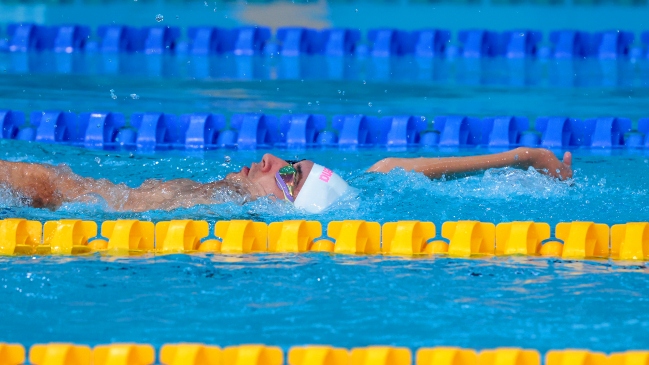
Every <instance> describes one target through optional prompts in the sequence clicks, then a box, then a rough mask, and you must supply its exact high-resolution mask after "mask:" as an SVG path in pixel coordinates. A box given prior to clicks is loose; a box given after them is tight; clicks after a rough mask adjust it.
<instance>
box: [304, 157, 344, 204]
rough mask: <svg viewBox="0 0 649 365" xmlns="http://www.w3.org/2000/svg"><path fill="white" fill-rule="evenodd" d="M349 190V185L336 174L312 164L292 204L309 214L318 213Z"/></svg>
mask: <svg viewBox="0 0 649 365" xmlns="http://www.w3.org/2000/svg"><path fill="white" fill-rule="evenodd" d="M349 189H350V187H349V184H347V183H346V182H345V180H343V178H342V177H340V176H339V175H338V174H336V173H335V172H333V171H331V170H329V169H328V168H326V167H324V166H322V165H318V164H314V165H313V168H312V169H311V172H310V173H309V176H307V178H306V181H305V182H304V185H303V186H302V189H301V190H300V193H299V194H298V196H297V198H295V202H294V203H293V204H294V205H295V206H296V207H297V208H300V209H304V210H306V211H307V212H309V213H320V212H322V211H323V210H325V209H327V208H328V207H329V206H330V205H331V204H333V203H334V202H335V201H336V200H338V198H340V197H341V196H343V195H344V194H345V193H346V192H347V191H349Z"/></svg>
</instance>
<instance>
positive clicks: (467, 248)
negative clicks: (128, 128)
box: [0, 218, 649, 260]
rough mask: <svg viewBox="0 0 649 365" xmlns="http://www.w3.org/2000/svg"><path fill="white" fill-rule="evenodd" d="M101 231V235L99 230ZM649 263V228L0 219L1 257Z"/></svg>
mask: <svg viewBox="0 0 649 365" xmlns="http://www.w3.org/2000/svg"><path fill="white" fill-rule="evenodd" d="M99 228H101V230H100V231H99ZM306 252H327V253H334V254H360V255H375V254H384V255H421V256H425V255H448V256H452V257H471V256H483V257H485V256H493V255H530V256H549V257H561V258H570V259H589V258H603V259H608V258H610V259H616V260H647V259H649V222H631V223H626V224H616V225H613V226H611V227H609V226H608V225H606V224H601V223H594V222H566V223H558V224H557V225H556V226H555V227H554V234H553V235H552V232H551V229H550V225H549V224H547V223H540V222H531V221H528V222H503V223H499V224H497V225H495V224H493V223H486V222H479V221H453V222H444V223H443V224H442V226H441V232H438V231H437V229H436V226H435V224H434V223H432V222H422V221H399V222H388V223H384V224H383V225H382V226H381V224H379V223H378V222H368V221H363V220H346V221H333V222H329V224H328V225H327V227H326V234H325V232H323V227H322V224H321V223H320V222H318V221H307V220H289V221H283V222H272V223H270V224H266V223H264V222H254V221H252V220H231V221H217V222H215V223H214V224H213V228H212V229H211V228H210V224H209V223H208V222H207V221H200V220H172V221H161V222H157V223H153V222H148V221H139V220H115V221H104V222H102V223H101V227H99V226H98V225H97V223H96V222H93V221H83V220H80V219H62V220H58V221H47V222H45V223H44V224H42V223H41V222H39V221H31V220H26V219H21V218H8V219H4V220H0V255H9V256H11V255H50V254H52V255H79V254H92V253H106V254H111V255H123V256H129V255H139V254H145V253H153V254H172V253H215V254H248V253H306Z"/></svg>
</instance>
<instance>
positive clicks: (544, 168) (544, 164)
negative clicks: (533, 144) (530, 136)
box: [525, 148, 572, 180]
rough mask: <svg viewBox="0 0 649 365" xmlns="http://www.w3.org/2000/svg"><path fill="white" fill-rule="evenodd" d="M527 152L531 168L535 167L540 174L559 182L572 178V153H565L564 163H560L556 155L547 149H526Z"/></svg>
mask: <svg viewBox="0 0 649 365" xmlns="http://www.w3.org/2000/svg"><path fill="white" fill-rule="evenodd" d="M525 150H526V153H525V154H526V155H528V163H529V167H534V168H535V169H536V170H538V171H539V172H541V173H543V174H546V175H548V176H552V177H555V178H557V179H559V180H567V179H570V178H572V153H570V152H566V153H564V154H563V161H559V159H558V158H557V156H555V155H554V153H552V152H550V151H549V150H546V149H545V148H525Z"/></svg>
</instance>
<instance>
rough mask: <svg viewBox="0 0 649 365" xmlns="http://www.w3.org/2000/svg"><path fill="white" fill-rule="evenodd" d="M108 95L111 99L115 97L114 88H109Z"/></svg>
mask: <svg viewBox="0 0 649 365" xmlns="http://www.w3.org/2000/svg"><path fill="white" fill-rule="evenodd" d="M110 97H111V98H112V99H113V100H115V99H117V95H115V90H114V89H110Z"/></svg>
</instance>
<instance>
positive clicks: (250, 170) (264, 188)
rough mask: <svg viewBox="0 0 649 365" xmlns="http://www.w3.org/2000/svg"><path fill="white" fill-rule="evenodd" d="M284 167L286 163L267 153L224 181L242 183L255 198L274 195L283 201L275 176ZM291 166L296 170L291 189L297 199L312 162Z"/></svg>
mask: <svg viewBox="0 0 649 365" xmlns="http://www.w3.org/2000/svg"><path fill="white" fill-rule="evenodd" d="M286 165H288V162H286V161H284V160H282V159H281V158H279V157H277V156H273V155H271V154H270V153H267V154H265V155H264V157H262V158H261V161H259V162H258V163H253V164H251V165H250V167H247V166H246V167H243V168H242V169H241V171H239V172H237V173H232V174H229V175H228V176H227V177H226V179H228V180H233V181H238V182H240V183H242V184H243V185H244V186H246V187H247V188H248V190H249V191H250V194H251V195H252V196H253V197H255V198H257V197H261V196H267V195H274V196H275V197H276V198H278V199H284V193H283V192H282V189H280V188H279V187H278V186H277V183H276V182H275V174H276V173H277V172H278V171H279V169H281V168H282V167H284V166H286ZM293 166H294V167H295V170H297V175H296V176H295V181H296V184H295V188H294V189H293V194H294V195H295V197H297V196H298V195H299V194H300V190H301V189H302V186H304V182H305V181H306V177H307V176H308V175H309V173H310V172H311V169H312V168H313V161H309V160H304V161H300V162H298V163H296V164H295V165H293Z"/></svg>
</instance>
